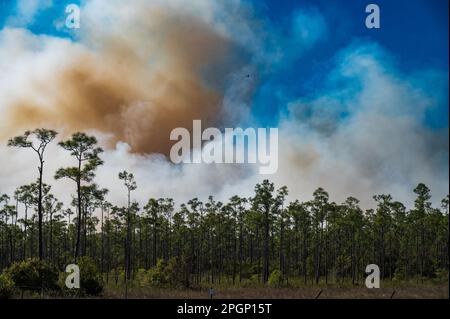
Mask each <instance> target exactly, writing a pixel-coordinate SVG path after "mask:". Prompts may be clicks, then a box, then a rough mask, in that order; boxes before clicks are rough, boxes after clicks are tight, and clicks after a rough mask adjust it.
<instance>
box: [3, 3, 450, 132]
mask: <svg viewBox="0 0 450 319" xmlns="http://www.w3.org/2000/svg"><path fill="white" fill-rule="evenodd" d="M19 2H20V1H10V0H0V12H1V14H0V27H4V26H5V25H7V24H10V25H11V23H12V22H11V17H14V16H20V12H19V11H20V10H19V5H18V4H19ZM41 2H43V3H48V5H47V6H44V7H42V9H41V10H39V12H38V13H37V14H36V15H35V16H34V19H33V20H32V21H28V22H27V23H26V25H25V26H24V27H26V28H28V29H29V30H30V31H32V32H33V33H36V34H50V35H54V36H61V37H68V36H70V35H69V34H67V33H64V32H61V31H59V30H57V29H56V28H55V27H54V25H53V24H52V23H48V22H49V21H55V20H57V19H62V18H63V17H64V8H65V6H66V5H67V4H68V3H80V1H73V0H64V1H50V0H47V1H45V0H44V1H42V0H41ZM82 2H83V1H82ZM244 2H247V3H249V4H250V5H251V6H252V8H253V10H254V15H255V16H256V18H257V19H260V20H261V21H264V23H265V25H266V26H269V32H274V33H276V35H275V36H274V38H275V39H276V41H279V42H280V43H281V44H280V46H281V49H282V51H283V54H284V55H285V57H284V61H282V62H281V63H279V64H278V65H277V67H275V68H271V71H270V72H265V73H264V74H263V76H262V77H261V79H260V82H259V85H258V88H257V89H256V91H255V93H254V96H253V101H252V112H253V115H254V116H255V118H256V119H258V120H259V121H260V123H261V124H263V125H273V124H275V123H276V122H277V121H278V119H279V116H280V115H281V114H283V112H284V111H285V110H286V105H287V104H288V102H289V101H291V100H294V99H296V98H298V97H304V96H308V95H309V94H314V92H316V91H317V90H318V89H320V88H322V86H323V83H325V82H326V80H327V78H328V77H329V73H330V71H331V70H332V69H333V67H334V65H333V63H334V59H335V57H336V55H337V54H338V53H339V52H340V51H342V50H344V49H345V48H347V47H348V46H351V45H352V44H354V43H365V44H373V43H376V44H377V45H379V46H380V48H382V49H383V50H384V51H385V52H386V53H387V54H389V55H390V56H391V57H392V61H393V63H394V64H395V67H396V69H397V70H398V71H399V72H402V73H403V74H411V73H413V72H417V71H422V70H430V69H433V70H435V71H436V70H437V71H441V72H443V74H444V76H443V78H441V80H442V81H443V82H444V83H440V84H441V85H443V89H440V91H446V90H445V88H446V87H447V88H448V68H449V63H448V60H449V59H448V56H449V47H448V36H449V34H448V23H449V21H448V5H449V2H448V1H447V0H431V1H430V0H412V1H411V0H409V1H407V0H395V1H392V0H377V1H373V2H374V3H376V4H378V5H379V6H380V8H381V29H367V28H365V26H364V20H365V17H366V15H367V14H366V13H365V6H366V5H367V4H368V3H369V2H368V1H367V0H352V1H330V0H300V1H299V0H296V1H292V0H279V1H268V0H266V1H259V0H258V1H254V0H244ZM298 12H307V13H308V12H310V13H312V15H313V16H314V17H313V19H315V18H317V17H319V18H320V19H321V21H322V22H321V23H322V24H323V25H319V26H317V25H314V24H313V23H315V22H314V21H315V20H317V19H315V20H309V21H306V24H309V25H310V28H311V29H312V31H313V32H316V31H317V32H319V31H318V30H317V29H319V28H323V30H320V34H318V35H317V39H314V41H313V42H314V43H313V44H312V45H311V47H310V48H307V49H303V50H297V43H296V42H295V40H293V38H292V34H291V33H292V25H293V21H295V17H296V15H297V14H298ZM307 15H308V14H307ZM302 21H303V22H305V20H302ZM19 26H20V25H19ZM22 26H23V25H22ZM309 31H311V30H309ZM445 74H447V76H445ZM441 80H439V81H441ZM442 81H441V82H442ZM430 86H431V87H435V85H434V84H433V85H430ZM447 91H448V90H447ZM444 95H445V93H444ZM440 101H441V102H442V103H441V104H440V105H437V106H436V107H434V108H433V109H432V111H429V112H428V114H427V118H426V123H425V124H426V125H428V126H430V127H437V128H439V127H448V92H447V93H446V97H444V98H440Z"/></svg>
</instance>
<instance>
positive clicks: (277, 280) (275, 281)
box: [268, 269, 283, 287]
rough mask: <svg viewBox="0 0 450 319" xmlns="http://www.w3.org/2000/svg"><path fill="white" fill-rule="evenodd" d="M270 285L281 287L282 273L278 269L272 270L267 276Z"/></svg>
mask: <svg viewBox="0 0 450 319" xmlns="http://www.w3.org/2000/svg"><path fill="white" fill-rule="evenodd" d="M268 284H269V286H270V287H281V285H282V284H283V274H282V273H281V271H279V270H278V269H275V270H274V271H272V273H271V274H270V276H269V282H268Z"/></svg>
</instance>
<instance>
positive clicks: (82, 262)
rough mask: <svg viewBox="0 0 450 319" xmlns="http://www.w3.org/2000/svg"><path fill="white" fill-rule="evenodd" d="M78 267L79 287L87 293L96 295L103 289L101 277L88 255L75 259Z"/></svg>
mask: <svg viewBox="0 0 450 319" xmlns="http://www.w3.org/2000/svg"><path fill="white" fill-rule="evenodd" d="M77 265H78V267H79V268H80V289H81V290H82V292H84V293H85V294H87V295H92V296H96V295H99V294H101V293H102V291H103V279H102V275H101V273H99V272H98V270H97V266H96V265H95V263H94V261H93V260H92V259H90V258H89V257H80V258H78V259H77Z"/></svg>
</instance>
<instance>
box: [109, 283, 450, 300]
mask: <svg viewBox="0 0 450 319" xmlns="http://www.w3.org/2000/svg"><path fill="white" fill-rule="evenodd" d="M102 298H106V299H121V298H124V296H123V291H122V290H117V289H111V288H107V289H106V290H105V291H104V293H103V296H102ZM128 298H130V299H206V298H208V292H207V290H205V289H199V290H177V289H156V288H151V289H150V288H130V289H129V291H128ZM316 298H318V299H391V298H392V299H448V298H449V287H448V285H447V286H437V287H410V288H408V287H401V288H380V289H366V288H222V289H215V292H214V299H316Z"/></svg>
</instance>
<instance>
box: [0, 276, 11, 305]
mask: <svg viewBox="0 0 450 319" xmlns="http://www.w3.org/2000/svg"><path fill="white" fill-rule="evenodd" d="M13 293H14V281H12V279H11V278H10V277H9V276H8V275H6V274H2V275H0V299H9V298H11V297H12V296H13Z"/></svg>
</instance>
